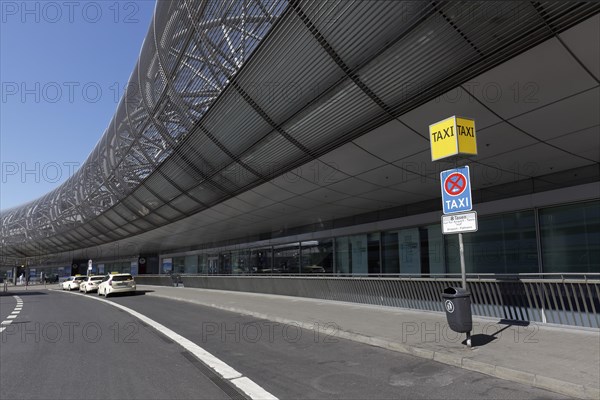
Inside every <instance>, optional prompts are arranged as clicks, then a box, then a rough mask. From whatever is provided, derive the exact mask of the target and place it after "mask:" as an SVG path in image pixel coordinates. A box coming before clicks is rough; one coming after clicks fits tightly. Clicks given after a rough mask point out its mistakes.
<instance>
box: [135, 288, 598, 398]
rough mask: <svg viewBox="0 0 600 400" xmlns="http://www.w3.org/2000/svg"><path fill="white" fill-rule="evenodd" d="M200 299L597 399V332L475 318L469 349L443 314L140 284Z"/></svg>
mask: <svg viewBox="0 0 600 400" xmlns="http://www.w3.org/2000/svg"><path fill="white" fill-rule="evenodd" d="M138 290H145V291H147V292H146V295H148V296H157V297H165V298H170V299H175V300H181V301H187V302H191V303H197V304H201V305H204V306H210V307H215V308H219V309H222V310H227V311H232V312H236V313H240V314H245V315H252V316H254V317H257V318H263V319H268V320H271V321H275V322H279V323H285V324H295V325H297V326H300V327H302V328H306V329H312V330H315V329H316V330H319V334H320V335H329V336H332V337H337V338H344V339H350V340H354V341H357V342H361V343H366V344H369V345H373V346H377V347H383V348H386V349H390V350H394V351H399V352H403V353H409V354H413V355H415V356H418V357H423V358H428V359H433V360H436V361H439V362H442V363H446V364H450V365H455V366H457V367H461V368H465V369H469V370H473V371H478V372H481V373H485V374H488V375H492V376H495V377H498V378H502V379H507V380H511V381H515V382H521V383H525V384H530V385H532V386H536V387H540V388H544V389H548V390H551V391H554V392H557V393H562V394H565V395H568V396H572V397H577V398H585V399H596V400H598V399H600V331H598V330H581V329H572V328H567V327H554V326H546V325H541V324H537V323H535V324H533V323H532V324H531V325H528V326H525V325H507V324H505V323H499V321H497V320H492V319H483V318H481V319H480V318H475V319H474V320H473V324H474V330H473V333H472V334H473V337H472V339H473V348H468V347H467V346H465V345H464V344H463V342H464V339H465V335H463V334H457V333H455V332H453V331H451V330H450V329H449V328H448V326H447V323H446V317H445V315H443V314H440V313H435V312H424V311H412V310H404V309H398V308H392V307H382V306H371V305H362V304H354V303H343V302H334V301H324V300H316V299H307V298H299V297H290V296H277V295H268V294H256V293H244V292H233V291H220V290H208V289H194V288H181V287H179V288H176V287H166V286H149V285H138Z"/></svg>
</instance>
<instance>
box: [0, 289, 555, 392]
mask: <svg viewBox="0 0 600 400" xmlns="http://www.w3.org/2000/svg"><path fill="white" fill-rule="evenodd" d="M16 294H17V295H18V296H19V297H20V298H21V299H22V300H23V308H22V310H21V312H20V313H19V314H18V316H17V318H15V319H13V323H11V324H9V325H7V326H6V330H5V331H4V332H2V334H1V344H0V372H1V374H0V398H2V399H7V400H8V399H59V398H60V399H86V398H89V399H92V398H111V399H121V398H128V399H138V398H139V399H170V398H178V399H204V398H206V399H229V398H248V397H249V395H248V394H247V392H246V393H244V392H243V391H241V390H239V388H238V387H236V386H234V385H232V383H231V381H230V380H228V379H224V378H222V377H220V376H218V374H216V373H215V372H214V371H213V370H211V369H209V368H207V367H206V366H205V365H204V364H203V363H201V362H199V361H198V359H197V358H196V357H195V356H193V355H192V353H190V351H187V350H185V349H184V348H183V347H182V346H180V344H179V343H177V340H173V339H171V338H169V336H168V335H165V334H164V333H161V332H159V331H157V330H156V329H154V328H153V327H151V326H150V325H151V324H149V323H148V322H147V321H141V320H139V319H138V318H136V317H134V316H132V315H130V314H129V313H127V312H125V311H123V310H121V309H118V308H116V307H114V306H112V305H111V304H108V302H112V303H115V304H117V305H121V306H125V307H128V308H129V309H132V310H135V311H136V312H138V313H141V314H143V315H144V316H145V317H147V318H150V319H151V320H154V321H156V322H158V323H160V324H162V325H163V326H164V327H165V328H166V329H168V330H171V331H173V332H175V333H176V334H178V335H181V336H183V337H184V338H186V339H188V340H189V341H191V342H192V343H193V344H195V345H197V346H200V347H201V348H203V349H205V350H206V351H208V352H209V353H211V354H212V355H214V356H215V357H217V358H218V359H219V360H221V361H222V362H224V363H226V364H227V365H228V366H230V367H232V368H235V370H236V371H239V373H240V374H242V375H243V376H244V377H247V378H249V379H250V380H252V381H253V382H254V383H255V384H257V385H259V386H260V387H262V388H263V389H264V390H265V391H266V392H268V393H270V394H272V395H273V396H275V397H277V398H280V399H290V398H303V399H325V398H329V399H364V398H377V399H402V398H406V399H432V398H443V399H457V398H460V399H479V398H497V399H539V398H550V399H561V398H565V397H562V396H561V395H558V394H555V393H551V392H548V391H544V390H541V389H537V388H533V387H530V386H527V385H522V384H519V383H514V382H509V381H504V380H501V379H498V378H494V377H490V376H487V375H483V374H479V373H476V372H472V371H468V370H464V369H461V368H457V367H453V366H450V365H447V364H441V363H437V362H434V361H431V360H425V359H422V358H417V357H414V356H411V355H407V354H402V353H397V352H392V351H388V350H385V349H381V348H377V347H372V346H368V345H365V344H361V343H357V342H352V341H348V340H345V339H341V338H337V337H336V336H335V329H334V326H332V325H328V324H327V323H326V322H324V323H323V324H322V325H321V326H319V327H318V328H317V329H316V330H315V331H309V330H303V329H300V328H298V327H296V326H293V325H283V324H278V323H274V322H269V321H266V320H261V319H257V318H253V317H248V316H243V315H239V314H235V313H231V312H227V311H222V310H218V309H215V308H211V307H205V306H200V305H196V304H191V303H185V302H180V301H176V300H169V299H164V298H158V297H152V296H145V295H144V293H143V292H142V291H140V292H138V294H137V295H135V296H115V297H112V298H109V299H108V300H107V301H96V299H97V296H96V295H95V294H88V295H87V296H86V295H83V294H75V293H70V294H68V293H61V292H60V291H48V290H42V289H40V290H29V291H27V292H24V291H21V292H18V293H16ZM86 297H90V298H86ZM91 297H94V299H92V298H91ZM15 305H16V300H15V298H14V297H13V296H2V297H0V317H2V318H3V320H4V318H6V317H7V316H8V315H10V313H11V312H12V310H13V309H14V307H15Z"/></svg>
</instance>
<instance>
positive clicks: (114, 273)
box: [110, 271, 120, 275]
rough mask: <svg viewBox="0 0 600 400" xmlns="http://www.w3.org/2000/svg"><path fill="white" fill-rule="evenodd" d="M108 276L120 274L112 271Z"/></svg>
mask: <svg viewBox="0 0 600 400" xmlns="http://www.w3.org/2000/svg"><path fill="white" fill-rule="evenodd" d="M110 274H111V275H116V274H120V272H118V271H113V272H111V273H110Z"/></svg>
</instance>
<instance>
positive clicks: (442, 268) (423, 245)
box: [124, 201, 600, 276]
mask: <svg viewBox="0 0 600 400" xmlns="http://www.w3.org/2000/svg"><path fill="white" fill-rule="evenodd" d="M538 232H539V234H538ZM463 242H464V246H465V265H466V270H467V273H489V274H513V273H540V272H563V273H567V272H600V201H592V202H586V203H578V204H571V205H565V206H559V207H550V208H542V209H538V210H524V211H517V212H509V213H504V214H496V215H489V216H483V217H481V216H480V217H479V218H478V231H477V232H472V233H465V234H463ZM540 254H541V259H540V257H539V255H540ZM165 260H167V263H168V262H170V261H169V260H171V258H163V264H164V262H165ZM172 263H173V270H174V271H175V272H179V273H191V274H193V273H200V274H226V275H229V274H234V275H240V274H243V275H247V274H313V273H326V274H335V275H339V276H346V275H357V276H358V275H383V276H385V275H389V274H392V275H397V274H405V275H419V276H421V275H429V274H458V273H460V258H459V248H458V235H443V234H442V231H441V227H440V225H439V224H432V225H424V226H417V227H405V228H401V229H395V230H390V231H383V232H369V233H361V234H355V235H348V236H339V237H335V238H325V239H318V240H310V241H304V242H294V243H287V244H278V245H274V246H264V247H260V248H252V247H248V248H244V247H240V248H237V249H235V250H228V251H216V250H215V251H213V252H211V251H208V252H202V253H201V254H198V255H191V256H181V257H176V256H175V257H172ZM124 267H125V266H124ZM124 272H125V271H124Z"/></svg>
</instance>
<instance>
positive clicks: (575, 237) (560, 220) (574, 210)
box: [539, 201, 600, 272]
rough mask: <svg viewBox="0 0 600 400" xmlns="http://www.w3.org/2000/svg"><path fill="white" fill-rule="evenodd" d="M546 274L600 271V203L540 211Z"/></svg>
mask: <svg viewBox="0 0 600 400" xmlns="http://www.w3.org/2000/svg"><path fill="white" fill-rule="evenodd" d="M539 216H540V233H541V241H542V260H543V268H544V272H600V201H594V202H589V203H583V204H571V205H567V206H561V207H552V208H547V209H543V210H540V212H539Z"/></svg>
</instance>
